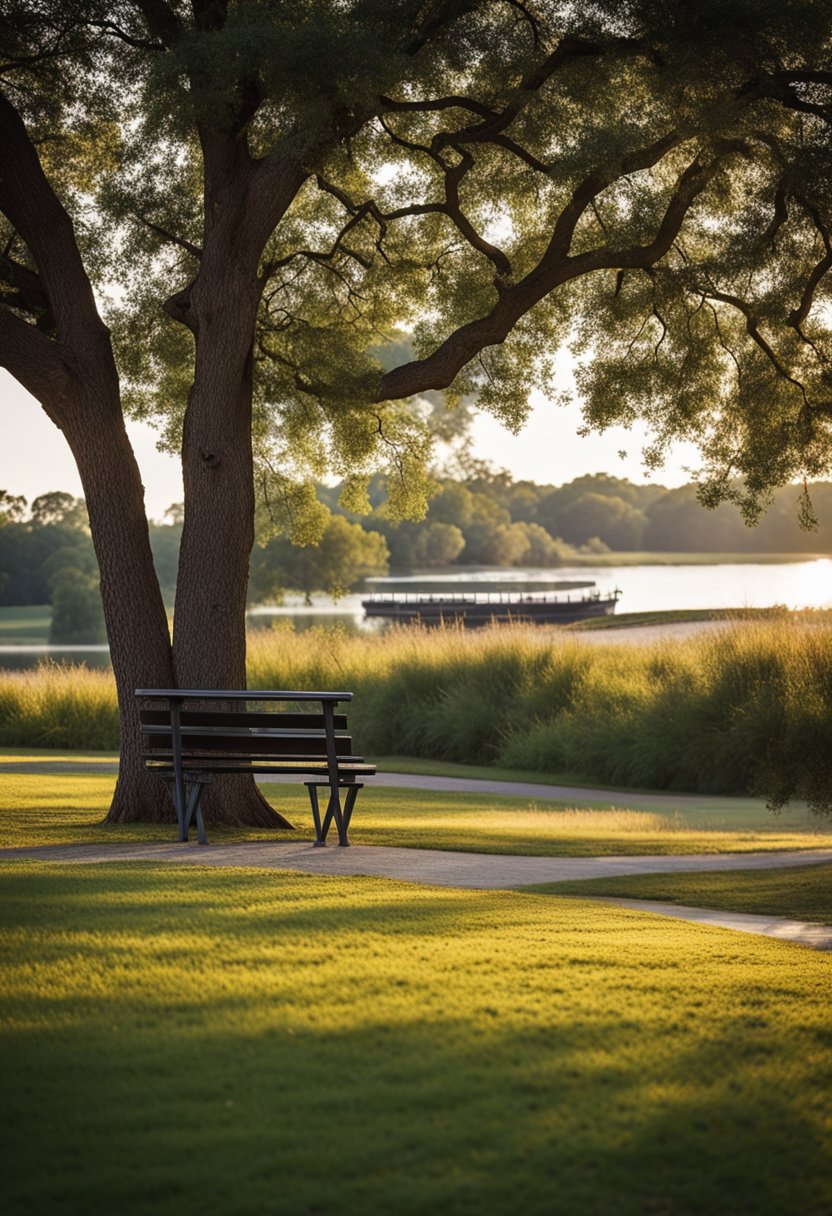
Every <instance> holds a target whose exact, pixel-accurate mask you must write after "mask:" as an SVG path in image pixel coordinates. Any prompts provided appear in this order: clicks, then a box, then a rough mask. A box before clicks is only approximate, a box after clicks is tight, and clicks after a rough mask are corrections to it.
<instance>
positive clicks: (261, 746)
mask: <svg viewBox="0 0 832 1216" xmlns="http://www.w3.org/2000/svg"><path fill="white" fill-rule="evenodd" d="M144 739H145V748H146V749H147V750H148V751H151V750H153V749H164V750H167V751H170V750H171V749H172V747H173V737H172V735H171V733H170V732H168V733H167V734H164V735H145V736H144ZM182 746H183V748H186V749H187V750H188V751H200V752H215V751H222V752H244V753H247V754H251V755H260V756H282V755H302V756H324V757H325V756H326V747H325V743H324V740H323V739H321V738H304V737H303V736H302V735H294V736H289V737H286V736H284V735H229V734H227V733H223V734H217V735H202V734H200V735H197V734H188V733H187V732H186V731H184V730H183V732H182ZM351 751H352V739H351V738H350V737H349V735H341V736H339V737H338V738H336V740H335V752H336V755H339V756H341V755H348V754H349V753H350V752H351Z"/></svg>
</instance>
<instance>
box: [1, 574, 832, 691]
mask: <svg viewBox="0 0 832 1216" xmlns="http://www.w3.org/2000/svg"><path fill="white" fill-rule="evenodd" d="M558 582H591V583H594V584H595V585H596V587H597V588H598V590H599V591H600V592H601V594H602V595H606V594H608V593H609V592H611V591H613V590H614V589H615V588H618V589H619V590H620V591H621V599H620V600H619V605H618V610H619V611H620V612H653V611H667V610H670V609H684V608H769V607H772V606H774V605H777V604H779V605H783V606H785V607H786V608H830V607H832V558H826V557H823V558H815V559H812V560H810V561H797V562H782V563H763V562H759V563H756V562H748V563H737V564H731V565H697V566H691V565H679V566H597V567H590V566H581V567H561V568H560V569H558V570H477V571H470V572H469V571H461V570H454V571H453V572H450V573H447V574H435V573H431V574H428V575H410V576H408V577H406V578H405V577H398V578H381V579H373V580H371V582H370V584H369V593H378V592H385V593H389V592H391V591H392V592H396V591H400V592H404V591H408V592H411V593H412V592H414V591H433V592H442V591H444V592H445V593H448V592H451V591H461V590H465V591H475V590H481V591H486V590H496V589H498V588H503V589H504V590H505V589H511V590H516V591H530V592H534V591H544V590H546V589H551V588H552V587H553V584H556V583H558ZM367 594H368V592H364V593H363V595H364V596H366V595H367ZM361 599H362V595H360V594H359V595H347V596H344V598H343V599H341V600H338V601H337V602H336V603H333V601H332V600H331V599H330V598H329V597H327V596H323V595H317V596H314V597H313V602H312V604H311V605H305V604H304V603H303V602H302V601H301V600H300V599H299V598H289V597H287V602H286V603H285V604H284V605H282V606H281V607H276V608H271V607H269V608H265V607H264V608H255V609H254V610H253V611H252V612H250V613H249V626H250V628H252V629H259V628H268V627H270V626H271V625H272V624H273V623H276V622H279V621H281V620H285V621H287V622H289V621H291V622H292V623H293V624H294V626H295V628H296V629H303V628H308V627H309V626H312V625H334V624H336V623H339V624H341V625H342V626H344V627H346V628H348V629H356V630H364V629H378V628H379V627H381V628H383V624H381V623H379V622H375V621H374V622H369V623H368V622H365V621H364V615H363V611H362V608H361ZM44 659H54V660H55V661H58V662H62V661H71V662H76V663H86V664H87V665H88V666H95V667H103V666H107V665H108V664H109V654H108V652H107V647H106V646H75V647H51V646H14V645H3V646H0V667H6V668H18V669H19V668H25V667H32V666H34V665H35V664H36V663H38V662H41V661H43V660H44Z"/></svg>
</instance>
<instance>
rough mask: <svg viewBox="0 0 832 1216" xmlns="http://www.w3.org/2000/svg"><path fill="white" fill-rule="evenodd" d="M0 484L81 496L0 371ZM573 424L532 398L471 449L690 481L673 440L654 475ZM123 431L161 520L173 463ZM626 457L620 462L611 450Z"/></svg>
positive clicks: (43, 424)
mask: <svg viewBox="0 0 832 1216" xmlns="http://www.w3.org/2000/svg"><path fill="white" fill-rule="evenodd" d="M0 420H1V421H2V434H3V443H2V446H1V447H0V489H3V490H7V491H8V492H9V493H10V494H22V495H23V496H24V497H25V498H26V499H27V500H28V501H29V502H31V501H32V500H33V499H34V498H37V496H38V495H39V494H44V493H46V492H47V491H48V490H65V491H67V492H69V493H70V494H75V495H78V496H80V495H81V494H82V489H81V482H80V480H79V478H78V474H77V472H76V469H75V464H74V461H73V459H72V456H71V454H70V451H69V448H68V447H67V444H66V441H65V440H64V438H63V436H62V434H61V433H60V431H59V430H57V428H56V427H55V426H53V424H52V423H51V422H50V421H49V419H48V418H47V417H46V415H45V414H44V412H43V410H42V409H41V407H40V405H39V404H38V403H37V401H35V400H34V398H33V397H31V396H30V395H29V394H28V393H27V392H26V391H25V390H24V389H22V388H21V387H20V386H19V385H18V384H17V383H16V381H14V380H13V379H12V378H11V376H9V375H8V373H6V372H4V371H2V370H0ZM580 425H581V417H580V411H579V409H578V406H577V405H570V406H566V407H561V406H555V405H553V404H552V403H551V402H549V401H547V400H546V399H545V398H543V397H540V398H539V399H537V400H535V404H534V409H533V411H532V414H531V417H530V418H529V421H528V423H527V424H526V426H525V428H524V430H523V431H522V432H521V434H520V435H517V436H514V435H511V434H509V433H508V431H506V430H505V428H504V427H502V426H501V425H500V424H499V423H498V422H497V421H496V420H494V419H493V418H490V417H486V416H484V415H483V416H481V417H480V418H478V419H477V421H476V423H475V427H474V441H475V445H474V446H475V454H476V455H477V456H479V457H480V458H481V459H486V460H490V461H491V462H492V463H493V464H495V465H498V466H499V467H501V468H507V469H509V470H510V471H511V472H512V473H513V474H514V476H515V477H516V478H517V479H528V480H531V481H537V482H543V483H546V484H552V485H561V484H563V483H564V482H567V481H571V480H572V479H573V478H574V477H580V476H581V475H582V474H584V473H602V472H606V473H612V474H614V475H615V476H617V477H627V478H629V479H630V480H631V481H636V482H643V481H648V480H650V481H660V482H662V484H664V485H667V486H678V485H682V484H684V483H685V482H687V481H689V480H690V473H689V471H688V470H690V469H693V468H696V466H697V457H696V451H695V449H694V448H693V447H692V446H690V445H683V444H680V445H679V447H678V449H677V450H676V451H674V453H673V456H672V459H671V460H670V461H669V462H668V464H667V465H666V467H665V469H664V470H663V471H662V472H661V473H660V474H652V475H650V476H649V477H648V476H645V474H644V471H643V468H642V462H641V449H642V447H643V446H644V443H645V441H646V437H647V436H646V433H645V431H644V430H639V431H636V430H633V431H627V430H625V429H624V428H623V427H616V428H615V429H613V430H610V431H607V432H606V433H605V434H604V435H600V436H599V435H592V436H590V437H588V438H586V439H582V438H580V437H579V436H578V434H577V430H578V427H579V426H580ZM128 431H129V433H130V437H131V440H132V442H133V448H134V450H135V452H136V457H137V459H138V462H139V467H140V469H141V471H142V477H143V480H144V486H145V499H146V502H147V509H148V514H149V515H150V517H151V518H152V519H161V517H162V516H163V515H164V513H165V511H166V510H167V508H168V507H169V506H170V505H171V503H174V502H181V500H182V477H181V473H180V469H179V461H178V459H176V458H175V457H173V456H169V455H167V454H165V453H162V452H159V451H157V449H156V435H155V432H154V431H153V429H152V428H151V427H149V426H147V425H146V424H143V423H136V422H133V423H129V424H128ZM621 450H625V451H626V452H627V453H628V455H627V458H626V459H623V460H622V459H621V458H620V457H619V455H618V453H619V451H621Z"/></svg>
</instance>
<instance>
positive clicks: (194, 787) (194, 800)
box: [180, 774, 211, 844]
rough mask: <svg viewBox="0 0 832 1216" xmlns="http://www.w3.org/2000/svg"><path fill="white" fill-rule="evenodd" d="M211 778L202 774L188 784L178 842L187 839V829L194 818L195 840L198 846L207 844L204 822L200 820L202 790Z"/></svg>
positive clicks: (194, 777)
mask: <svg viewBox="0 0 832 1216" xmlns="http://www.w3.org/2000/svg"><path fill="white" fill-rule="evenodd" d="M210 780H211V778H210V777H209V776H203V775H202V774H196V775H194V776H193V777H192V778H191V780H190V781H189V782H188V798H187V806H186V809H185V823H184V828H183V834H182V835H181V836H180V840H187V839H188V829H189V828H190V826H191V820H192V819H193V818H194V816H196V838H197V840H198V841H199V843H200V844H207V843H208V837H207V836H206V834H205V821H204V819H203V818H202V806H201V802H202V790H203V788H204V786H206V785H208V784H209V782H210Z"/></svg>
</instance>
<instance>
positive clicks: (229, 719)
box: [139, 709, 352, 759]
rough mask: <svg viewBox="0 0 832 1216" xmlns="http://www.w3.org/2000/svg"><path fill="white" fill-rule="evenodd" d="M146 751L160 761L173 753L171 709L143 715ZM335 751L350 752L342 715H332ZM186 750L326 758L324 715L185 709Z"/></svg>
mask: <svg viewBox="0 0 832 1216" xmlns="http://www.w3.org/2000/svg"><path fill="white" fill-rule="evenodd" d="M139 718H140V721H141V729H142V743H143V746H144V749H145V752H146V753H149V754H153V755H154V756H158V757H159V758H160V759H161V758H162V757H166V756H170V755H171V753H172V750H173V736H172V732H171V715H170V710H169V709H142V710H140V711H139ZM333 718H334V729H335V752H336V754H337V755H338V756H348V755H351V754H352V739H351V737H350V736H349V735H348V734H346V733H345V732H346V729H347V719H346V716H345V715H344V714H334V715H333ZM180 724H181V737H182V750H183V753H185V754H187V753H189V752H192V751H197V752H200V753H203V754H204V753H211V752H217V753H220V752H221V753H223V754H226V755H227V754H228V753H229V752H230V753H238V754H240V755H247V756H264V757H265V756H273V757H283V758H287V757H290V756H295V757H324V758H325V757H326V754H327V742H326V728H325V720H324V715H323V714H322V713H236V712H233V711H231V712H228V711H222V710H200V709H183V710H181V712H180Z"/></svg>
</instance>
